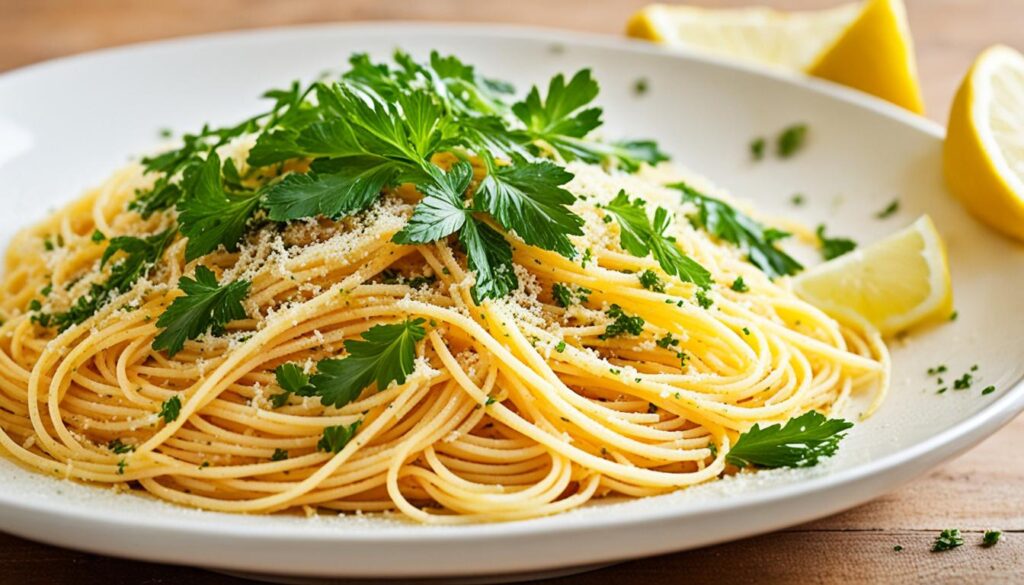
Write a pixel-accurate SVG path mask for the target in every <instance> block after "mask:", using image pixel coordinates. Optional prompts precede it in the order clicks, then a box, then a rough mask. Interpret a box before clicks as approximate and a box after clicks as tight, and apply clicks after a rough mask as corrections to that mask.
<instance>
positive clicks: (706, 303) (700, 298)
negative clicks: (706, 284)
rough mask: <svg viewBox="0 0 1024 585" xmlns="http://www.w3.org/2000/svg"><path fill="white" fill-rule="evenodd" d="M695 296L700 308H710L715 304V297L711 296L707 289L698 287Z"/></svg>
mask: <svg viewBox="0 0 1024 585" xmlns="http://www.w3.org/2000/svg"><path fill="white" fill-rule="evenodd" d="M693 296H694V298H695V299H697V304H698V305H700V308H702V309H710V308H711V305H713V304H715V301H714V299H712V298H711V297H709V296H708V293H707V291H706V290H704V289H702V288H698V289H697V291H696V292H695V293H694V294H693Z"/></svg>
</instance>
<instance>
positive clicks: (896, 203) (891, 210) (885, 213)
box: [875, 199, 900, 219]
mask: <svg viewBox="0 0 1024 585" xmlns="http://www.w3.org/2000/svg"><path fill="white" fill-rule="evenodd" d="M899 209H900V200H899V199H893V200H892V202H890V203H889V205H887V206H886V207H885V209H883V210H881V211H879V212H878V213H876V214H875V218H877V219H885V218H887V217H890V216H892V215H894V214H895V213H896V212H897V211H899Z"/></svg>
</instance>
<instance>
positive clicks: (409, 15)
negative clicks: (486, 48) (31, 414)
mask: <svg viewBox="0 0 1024 585" xmlns="http://www.w3.org/2000/svg"><path fill="white" fill-rule="evenodd" d="M646 3H647V0H621V1H620V0H616V1H612V0H560V1H559V0H515V1H491V2H487V1H482V0H431V1H429V2H427V1H420V2H398V1H392V2H388V1H382V0H347V1H335V2H328V1H321V0H290V1H284V0H163V1H161V2H152V1H144V0H78V1H72V0H63V1H61V0H35V1H29V0H0V71H3V70H7V69H11V68H14V67H19V66H22V65H27V64H30V63H34V62H37V61H41V60H44V59H49V58H53V57H59V56H63V55H69V54H74V53H79V52H82V51H87V50H91V49H97V48H102V47H109V46H116V45H122V44H126V43H132V42H139V41H146V40H152V39H161V38H168V37H175V36H181V35H189V34H200V33H207V32H214V31H222V30H233V29H240V28H255V27H265V26H275V25H284V24H302V23H316V22H330V21H350V20H386V19H400V20H442V21H470V22H484V21H490V22H503V23H515V24H529V25H541V26H550V27H561V28H570V29H576V30H586V31H595V32H605V33H618V32H620V31H621V30H622V28H623V24H624V22H625V20H626V17H627V16H628V15H629V14H631V13H632V12H633V11H634V10H636V9H637V8H638V7H640V6H642V5H644V4H646ZM690 3H692V4H701V5H707V6H737V5H744V4H751V3H768V4H771V5H772V6H776V7H779V8H785V9H799V8H816V7H824V6H829V5H833V4H835V1H833V0H778V1H774V2H765V1H764V0H761V1H760V2H759V1H758V0H719V1H713V0H691V2H690ZM906 3H907V6H908V11H909V14H910V20H911V27H912V29H913V31H914V35H915V40H916V47H917V54H918V63H919V71H920V76H921V79H922V84H923V88H924V94H925V99H926V102H927V104H928V109H929V116H930V117H931V118H933V119H935V120H937V121H939V122H944V120H945V117H946V112H947V110H948V107H949V103H950V101H951V99H952V95H953V93H954V91H955V89H956V87H957V85H958V84H959V82H960V79H961V77H962V75H963V73H964V71H965V70H966V69H967V67H968V66H969V64H970V63H971V61H972V60H973V59H974V56H975V55H976V54H977V53H978V52H979V51H980V50H982V49H983V48H985V47H986V46H988V45H990V44H993V43H995V42H1002V43H1006V44H1009V45H1011V46H1014V47H1016V48H1018V49H1024V0H906ZM1021 445H1024V418H1018V419H1017V420H1016V421H1014V422H1013V423H1011V424H1010V425H1008V426H1007V427H1006V428H1004V429H1003V430H1001V431H999V432H998V433H997V434H996V435H994V436H993V437H992V438H990V439H988V440H987V441H985V442H984V443H982V444H981V445H980V446H978V447H977V448H975V449H974V450H972V451H970V452H969V453H967V454H966V455H964V456H962V457H960V458H959V459H957V460H955V461H951V462H949V463H948V464H946V465H945V466H943V467H941V468H939V469H937V470H935V471H933V472H932V473H930V474H928V475H927V476H926V477H924V478H921V479H919V480H917V481H915V482H913V483H911V484H910V485H908V486H906V487H904V488H903V489H900V490H898V491H896V492H894V493H892V494H889V495H887V496H884V497H882V498H879V499H877V500H875V501H873V502H871V503H868V504H866V505H863V506H861V507H859V508H855V509H853V510H850V511H847V512H845V513H842V514H838V515H836V516H832V517H830V518H825V519H823V520H819V521H817V522H813V523H811V524H807V525H804V526H800V527H797V528H794V529H790V530H785V531H782V532H779V533H775V534H771V535H766V536H761V537H757V538H752V539H747V540H743V541H739V542H734V543H729V544H724V545H720V546H715V547H710V548H706V549H702V550H697V551H690V552H686V553H679V554H675V555H667V556H663V557H658V558H654V559H646V560H642V561H634V562H631V563H624V564H621V565H617V566H614V567H609V568H606V569H602V570H600V571H596V572H593V573H589V574H585V575H580V576H575V577H567V578H563V579H557V580H552V581H550V583H553V584H558V585H569V584H575V583H585V582H586V583H590V582H607V583H619V582H627V581H628V582H639V583H649V584H652V585H660V584H669V583H672V584H677V583H687V584H700V583H724V582H728V583H789V582H800V583H805V584H811V583H838V582H843V583H861V582H864V583H887V582H931V583H954V582H957V583H962V582H976V583H1019V582H1024V497H1022V492H1024V457H1022V456H1021V449H1020V446H1021ZM947 527H959V528H960V529H961V530H963V531H965V537H966V540H967V544H966V545H965V546H963V547H961V548H959V549H956V550H952V551H948V552H943V553H932V552H929V547H930V545H931V542H932V540H934V538H935V536H936V535H937V534H938V532H939V531H940V530H941V529H943V528H947ZM987 528H1000V529H1002V530H1003V531H1004V532H1005V533H1006V538H1005V540H1004V542H1002V543H1000V544H999V545H997V546H996V547H993V548H991V549H984V548H981V547H979V546H977V542H978V541H979V540H980V534H981V531H982V530H985V529H987ZM897 544H899V545H901V546H903V547H904V550H903V551H902V552H896V551H894V550H893V547H894V546H895V545H897ZM242 582H243V581H241V580H238V579H233V578H229V577H225V576H223V575H218V574H215V573H209V572H205V571H200V570H196V569H190V568H185V567H172V566H165V565H156V564H149V563H139V562H133V561H125V560H120V559H112V558H106V557H100V556H96V555H89V554H84V553H78V552H73V551H66V550H62V549H58V548H54V547H49V546H45V545H40V544H36V543H32V542H28V541H25V540H22V539H19V538H16V537H13V536H8V535H3V534H0V584H6V583H18V584H20V585H32V584H36V583H40V584H42V583H46V584H62V583H78V584H86V585H88V584H92V583H96V584H103V585H114V584H118V583H150V584H154V585H156V584H163V583H168V584H171V583H174V584H178V583H189V584H199V585H203V584H207V583H242Z"/></svg>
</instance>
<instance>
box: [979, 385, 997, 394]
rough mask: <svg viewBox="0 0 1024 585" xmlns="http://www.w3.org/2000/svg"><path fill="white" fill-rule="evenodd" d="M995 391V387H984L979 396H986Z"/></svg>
mask: <svg viewBox="0 0 1024 585" xmlns="http://www.w3.org/2000/svg"><path fill="white" fill-rule="evenodd" d="M995 391H996V387H995V386H985V388H984V389H983V390H982V391H981V395H982V396H986V395H988V394H991V393H993V392H995Z"/></svg>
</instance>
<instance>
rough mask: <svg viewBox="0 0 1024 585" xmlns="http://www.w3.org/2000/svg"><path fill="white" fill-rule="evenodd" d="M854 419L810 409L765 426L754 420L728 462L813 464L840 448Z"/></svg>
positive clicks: (801, 465)
mask: <svg viewBox="0 0 1024 585" xmlns="http://www.w3.org/2000/svg"><path fill="white" fill-rule="evenodd" d="M852 426H853V423H851V422H848V421H846V420H843V419H840V418H833V419H829V418H825V416H824V415H822V414H821V413H819V412H816V411H813V410H812V411H810V412H807V413H805V414H802V415H800V416H798V417H796V418H792V419H790V420H788V421H786V424H785V425H782V424H774V425H769V426H766V427H764V428H762V427H761V426H760V425H757V424H755V425H754V426H753V427H751V428H750V430H748V431H747V432H745V433H743V434H742V435H740V438H739V439H738V440H737V441H736V444H735V445H733V447H732V449H730V450H729V453H728V454H727V455H726V459H725V460H726V462H728V463H730V464H732V465H735V466H736V467H741V468H742V467H747V466H750V465H753V466H757V467H766V468H774V467H811V466H814V465H817V464H818V462H819V461H820V460H821V459H822V458H824V457H831V456H832V455H833V454H835V452H836V450H837V449H839V441H841V440H842V438H843V437H845V436H846V433H845V431H846V430H847V429H849V428H851V427H852Z"/></svg>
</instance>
